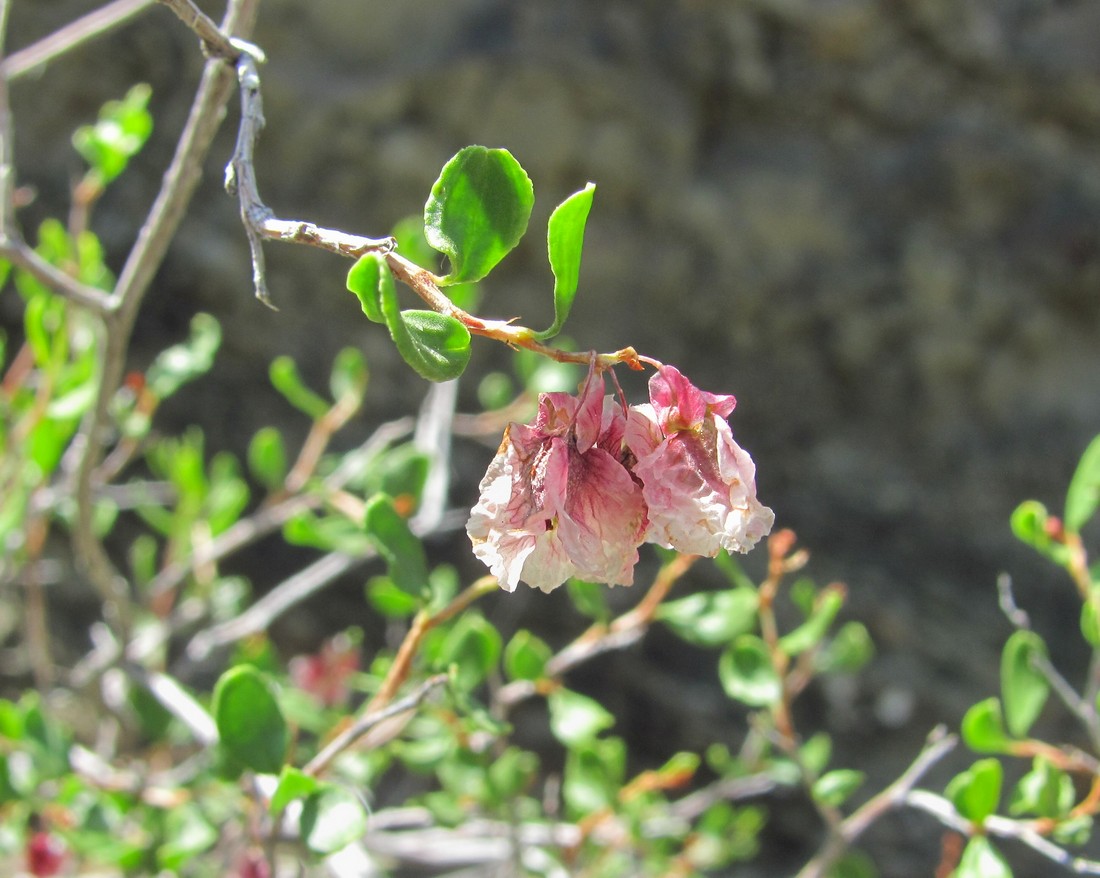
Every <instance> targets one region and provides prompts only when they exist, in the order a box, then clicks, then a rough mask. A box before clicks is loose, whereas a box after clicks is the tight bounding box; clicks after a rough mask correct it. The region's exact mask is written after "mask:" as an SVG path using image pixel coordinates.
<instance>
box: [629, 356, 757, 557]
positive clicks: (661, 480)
mask: <svg viewBox="0 0 1100 878" xmlns="http://www.w3.org/2000/svg"><path fill="white" fill-rule="evenodd" d="M649 396H650V402H649V403H648V404H643V405H636V406H631V407H630V414H629V416H628V418H627V425H626V444H627V446H628V447H629V448H630V451H631V453H633V454H634V456H635V457H636V458H637V461H636V463H635V464H634V466H633V472H634V475H635V476H637V477H638V478H639V479H641V481H642V485H643V492H644V496H645V501H646V504H647V506H648V514H649V531H648V533H647V534H646V540H647V541H648V542H652V543H657V544H658V545H660V546H664V547H665V548H672V549H675V550H677V551H679V552H684V553H686V554H691V555H705V556H707V557H713V556H715V555H717V554H718V551H719V550H720V549H726V550H727V551H730V552H747V551H748V550H749V549H751V548H752V547H753V546H754V545H755V544H756V542H757V541H758V540H759V539H760V538H761V537H763V536H765V535H766V534H767V533H768V532H769V531H770V530H771V527H772V523H773V522H774V520H775V514H774V513H773V512H772V511H771V509H769V508H768V507H767V506H764V505H762V504H761V503H760V502H759V501H758V500H757V499H756V467H755V465H754V464H753V462H752V458H751V457H749V455H748V452H746V451H745V450H744V449H743V448H741V446H739V445H738V444H737V443H736V442H734V441H733V433H732V432H731V430H730V426H729V424H728V423H727V422H726V418H727V417H728V416H729V414H730V412H732V411H733V407H734V405H736V401H735V400H734V398H733V397H732V396H728V395H719V394H713V393H706V392H705V391H702V390H699V389H698V388H697V387H695V386H694V385H693V384H692V383H691V382H690V381H689V380H688V379H687V378H685V377H684V376H683V375H682V374H681V373H680V371H679V370H678V369H676V368H675V367H674V366H661V367H660V368H659V369H658V370H657V373H656V374H655V375H654V376H653V377H652V378H650V380H649Z"/></svg>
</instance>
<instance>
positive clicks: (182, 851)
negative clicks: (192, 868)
mask: <svg viewBox="0 0 1100 878" xmlns="http://www.w3.org/2000/svg"><path fill="white" fill-rule="evenodd" d="M164 837H165V838H166V839H167V841H165V843H164V844H162V845H161V846H160V847H159V848H157V865H158V866H159V867H160V868H161V869H165V870H168V871H170V872H176V873H178V872H179V870H180V867H181V866H182V865H183V864H184V863H186V862H187V861H189V860H191V859H192V858H194V857H196V856H198V855H199V854H201V853H202V852H203V851H206V850H208V849H209V848H211V847H213V845H214V843H215V842H216V841H217V840H218V830H217V829H215V828H214V827H213V826H211V825H210V822H209V821H208V820H207V819H206V818H205V817H204V816H203V813H202V811H200V810H199V808H198V807H197V806H196V805H193V804H183V805H177V806H175V807H173V808H170V809H169V810H168V812H167V813H166V815H165V818H164Z"/></svg>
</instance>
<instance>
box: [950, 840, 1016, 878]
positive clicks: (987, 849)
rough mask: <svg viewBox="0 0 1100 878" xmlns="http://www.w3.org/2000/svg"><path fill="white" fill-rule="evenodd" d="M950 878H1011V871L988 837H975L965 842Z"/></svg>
mask: <svg viewBox="0 0 1100 878" xmlns="http://www.w3.org/2000/svg"><path fill="white" fill-rule="evenodd" d="M951 878H1012V870H1011V869H1010V868H1009V866H1008V863H1007V862H1005V859H1004V857H1002V856H1001V855H1000V853H999V852H998V851H997V849H996V848H995V847H993V843H992V842H991V841H990V840H989V838H988V837H986V836H984V835H975V836H974V837H973V838H971V839H970V841H968V842H967V844H966V849H965V850H963V855H962V858H961V859H960V860H959V868H957V869H956V870H955V871H954V872H953V873H952V874H951Z"/></svg>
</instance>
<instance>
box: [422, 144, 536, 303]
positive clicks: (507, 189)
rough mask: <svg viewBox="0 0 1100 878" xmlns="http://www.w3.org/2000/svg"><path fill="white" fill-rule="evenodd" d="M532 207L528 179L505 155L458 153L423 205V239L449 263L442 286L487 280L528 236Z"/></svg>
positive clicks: (471, 149)
mask: <svg viewBox="0 0 1100 878" xmlns="http://www.w3.org/2000/svg"><path fill="white" fill-rule="evenodd" d="M534 203H535V191H534V188H533V187H532V185H531V180H530V178H529V177H528V176H527V173H526V171H524V170H523V168H522V167H521V166H520V164H519V162H517V161H516V160H515V159H514V158H513V157H512V154H511V153H509V152H508V151H507V150H504V149H487V148H485V147H484V146H468V147H466V148H465V149H462V150H460V151H459V152H458V153H457V154H456V155H455V157H454V158H452V159H451V160H450V161H449V162H447V164H446V165H444V166H443V170H442V172H441V173H440V175H439V179H438V180H436V182H435V185H434V186H432V192H431V195H430V196H429V197H428V201H427V203H426V204H425V205H424V235H425V237H426V238H427V239H428V243H429V244H430V245H431V246H432V247H433V248H435V249H436V250H438V251H439V252H440V253H442V254H444V255H445V256H446V257H447V258H448V259H449V260H450V262H451V271H450V273H449V274H448V275H447V276H446V277H444V278H442V279H441V283H442V284H444V285H446V284H455V283H469V282H472V281H478V280H481V279H482V278H483V277H485V275H487V274H488V273H489V272H490V271H491V270H492V269H493V268H494V267H495V266H496V264H497V263H498V262H500V260H501V259H503V258H504V256H505V255H507V253H508V252H509V251H510V250H511V249H512V248H513V247H515V246H516V244H518V243H519V240H520V238H522V237H523V234H524V232H526V231H527V222H528V220H529V219H530V217H531V207H532V205H534Z"/></svg>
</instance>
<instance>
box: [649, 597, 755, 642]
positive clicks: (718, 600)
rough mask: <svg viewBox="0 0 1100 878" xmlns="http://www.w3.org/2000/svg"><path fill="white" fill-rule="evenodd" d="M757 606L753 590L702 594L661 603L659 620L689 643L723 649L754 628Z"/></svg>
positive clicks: (658, 610) (658, 609)
mask: <svg viewBox="0 0 1100 878" xmlns="http://www.w3.org/2000/svg"><path fill="white" fill-rule="evenodd" d="M758 603H759V599H758V597H757V594H756V591H755V590H754V589H751V588H733V589H726V590H725V591H711V592H701V593H699V594H693V595H689V596H688V597H686V598H681V599H680V600H677V601H670V602H669V603H665V604H661V606H660V607H658V608H657V613H656V618H657V619H658V620H659V621H661V622H664V623H665V624H666V625H668V627H669V628H671V629H672V630H673V631H674V632H675V633H676V634H677V635H678V636H679V637H680V638H682V639H683V640H686V641H687V642H688V643H695V644H698V645H699V646H722V645H724V644H727V643H729V642H730V641H732V640H733V638H735V637H737V636H738V635H739V634H746V633H748V632H749V631H751V630H752V629H753V627H754V626H755V624H756V608H757V604H758Z"/></svg>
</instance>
